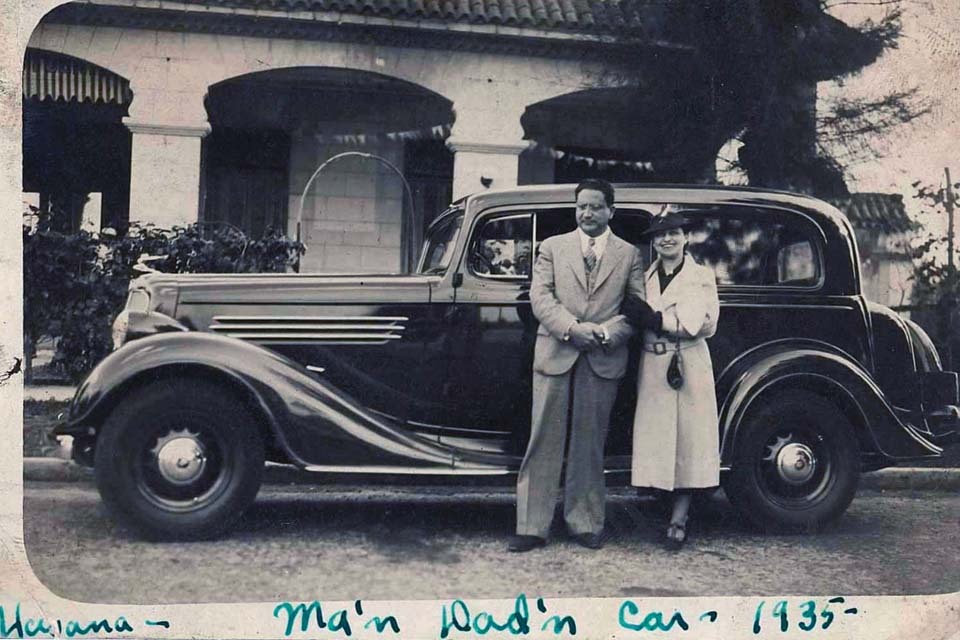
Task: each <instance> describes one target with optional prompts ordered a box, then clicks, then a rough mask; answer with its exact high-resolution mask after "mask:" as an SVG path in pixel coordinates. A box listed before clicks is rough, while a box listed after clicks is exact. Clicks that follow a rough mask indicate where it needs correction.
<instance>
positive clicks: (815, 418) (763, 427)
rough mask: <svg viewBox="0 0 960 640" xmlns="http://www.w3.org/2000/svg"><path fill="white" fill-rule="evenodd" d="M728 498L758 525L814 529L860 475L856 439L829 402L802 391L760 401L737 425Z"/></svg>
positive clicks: (840, 508)
mask: <svg viewBox="0 0 960 640" xmlns="http://www.w3.org/2000/svg"><path fill="white" fill-rule="evenodd" d="M734 450H735V456H734V461H733V468H732V470H731V472H730V477H729V478H728V479H727V481H726V483H725V485H724V488H725V490H726V492H727V495H728V496H729V498H730V501H731V502H732V503H733V504H734V506H736V507H737V509H738V510H739V511H740V512H741V513H742V514H743V516H744V517H745V518H747V519H748V520H749V521H750V522H752V523H753V524H754V525H756V526H757V527H759V528H761V529H764V530H773V531H814V530H816V529H819V528H820V527H822V526H823V525H825V524H827V523H828V522H830V521H832V520H835V519H836V518H838V517H839V516H840V515H841V514H842V513H843V512H844V511H845V510H846V508H847V507H848V506H849V505H850V502H851V501H852V500H853V496H854V494H855V493H856V490H857V483H858V481H859V478H860V462H859V451H858V446H857V440H856V437H855V436H854V433H853V427H852V425H851V424H850V422H849V420H847V418H846V417H845V416H844V415H843V414H842V413H841V412H840V411H839V409H838V408H837V407H836V406H835V405H834V404H833V403H831V402H829V401H828V400H826V399H825V398H823V397H822V396H818V395H816V394H814V393H810V392H807V391H790V392H787V393H783V394H780V395H778V396H776V397H775V398H770V399H767V400H766V401H764V402H763V404H762V405H761V406H760V407H759V408H757V409H755V410H752V411H751V412H750V413H749V414H748V415H747V417H746V420H745V422H744V423H743V424H742V425H741V427H740V430H739V433H738V436H737V441H736V444H735V449H734Z"/></svg>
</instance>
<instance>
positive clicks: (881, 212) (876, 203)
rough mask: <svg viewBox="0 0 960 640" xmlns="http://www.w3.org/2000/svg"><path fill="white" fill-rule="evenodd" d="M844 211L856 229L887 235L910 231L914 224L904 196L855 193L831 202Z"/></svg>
mask: <svg viewBox="0 0 960 640" xmlns="http://www.w3.org/2000/svg"><path fill="white" fill-rule="evenodd" d="M830 203H831V204H832V205H833V206H835V207H837V208H838V209H840V210H841V211H843V213H844V214H846V216H847V218H849V219H850V222H851V224H853V226H854V227H856V228H860V229H878V230H880V231H883V232H885V233H897V232H900V231H909V230H911V229H912V228H913V227H914V223H913V221H912V220H910V216H908V215H907V210H906V209H905V208H904V206H903V196H901V195H899V194H893V193H853V194H850V196H849V197H847V198H837V199H833V200H830Z"/></svg>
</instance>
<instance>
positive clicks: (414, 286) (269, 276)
mask: <svg viewBox="0 0 960 640" xmlns="http://www.w3.org/2000/svg"><path fill="white" fill-rule="evenodd" d="M439 282H440V277H439V276H425V275H407V274H353V273H349V274H346V273H344V274H339V273H338V274H294V273H264V274H260V273H258V274H167V273H154V274H149V275H146V276H142V277H141V278H138V279H137V280H136V281H135V282H134V283H132V285H131V287H132V288H140V287H142V288H145V289H147V290H149V291H151V292H152V293H153V294H154V295H155V296H156V297H157V298H163V299H170V298H171V297H173V298H175V299H176V303H175V305H176V307H177V308H178V310H181V309H183V307H184V306H191V305H204V306H206V305H221V304H228V305H274V304H279V305H286V304H306V305H310V304H322V303H338V304H344V303H351V302H356V303H363V304H369V303H371V302H375V303H390V302H396V303H421V302H429V301H430V292H431V289H432V287H433V286H435V285H436V284H437V283H439ZM178 315H179V314H178Z"/></svg>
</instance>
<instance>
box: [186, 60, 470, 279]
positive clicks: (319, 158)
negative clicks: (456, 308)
mask: <svg viewBox="0 0 960 640" xmlns="http://www.w3.org/2000/svg"><path fill="white" fill-rule="evenodd" d="M206 108H207V113H208V116H209V121H210V124H211V126H212V130H211V133H210V135H209V136H208V137H207V138H206V139H205V140H204V144H203V179H202V187H201V197H202V204H201V211H202V214H201V215H202V219H203V220H206V221H223V222H229V223H231V224H234V225H236V226H238V227H240V228H242V229H243V230H244V231H246V232H248V233H251V234H253V235H254V236H258V235H260V234H262V233H264V232H266V231H267V230H269V229H280V230H283V231H285V232H286V233H287V235H289V236H291V237H299V238H300V239H301V241H303V242H304V243H305V244H306V245H307V254H306V255H305V256H304V258H303V261H302V263H301V270H302V271H357V270H360V269H362V270H363V271H368V272H369V271H374V272H396V271H401V270H403V269H404V268H405V267H406V266H408V265H409V264H410V260H411V257H412V256H413V254H414V253H416V251H418V250H419V245H420V242H421V239H422V233H423V228H424V226H425V225H426V224H428V223H429V222H430V221H431V220H432V218H433V217H434V216H435V215H436V214H437V213H439V212H440V211H441V210H442V209H443V207H445V206H446V204H447V203H449V200H450V195H451V190H452V179H453V156H452V154H451V153H450V151H449V150H448V149H447V148H446V145H445V144H444V140H445V138H446V137H447V136H448V135H449V132H450V126H451V124H452V123H453V119H454V115H453V110H452V105H451V102H450V101H449V100H447V99H445V98H443V97H442V96H439V95H437V94H435V93H433V92H431V91H429V90H427V89H424V88H423V87H420V86H417V85H414V84H412V83H409V82H406V81H402V80H398V79H396V78H392V77H388V76H383V75H379V74H374V73H369V72H363V71H354V70H349V69H338V68H326V67H294V68H287V69H277V70H271V71H263V72H257V73H253V74H249V75H244V76H240V77H237V78H232V79H230V80H226V81H224V82H221V83H218V84H216V85H214V86H212V87H210V90H209V93H208V95H207V99H206ZM344 151H362V152H364V153H369V154H373V155H376V156H379V157H382V158H384V159H386V160H387V161H389V162H390V163H391V164H393V165H395V166H397V167H399V168H400V170H401V171H402V172H403V174H404V177H405V178H406V180H407V181H408V183H409V184H410V186H411V188H412V191H413V199H414V203H415V206H414V207H413V208H414V211H413V212H409V211H406V210H405V208H408V207H409V205H408V204H407V203H408V201H409V199H408V198H407V197H405V194H404V186H403V180H401V179H400V178H399V177H398V176H397V175H396V174H395V173H393V172H392V171H390V170H389V168H388V167H386V166H384V165H382V163H378V162H376V161H371V160H369V159H366V160H365V159H363V158H356V157H351V158H347V159H344V160H342V161H338V162H336V163H332V164H331V165H330V166H329V167H328V168H327V169H325V170H324V172H323V174H322V175H321V176H320V177H319V178H318V179H317V180H316V181H315V182H314V184H313V185H312V186H311V188H310V192H309V193H307V194H305V198H304V206H303V217H302V219H300V220H298V219H296V217H297V212H298V210H299V207H300V199H301V196H303V195H304V194H303V188H304V186H305V185H306V183H307V180H308V179H309V177H310V175H311V174H312V173H313V172H314V171H315V170H316V169H317V167H318V166H319V165H320V164H322V163H323V162H324V161H325V160H328V159H329V158H331V157H333V156H335V155H337V154H339V153H342V152H344ZM405 221H408V222H405Z"/></svg>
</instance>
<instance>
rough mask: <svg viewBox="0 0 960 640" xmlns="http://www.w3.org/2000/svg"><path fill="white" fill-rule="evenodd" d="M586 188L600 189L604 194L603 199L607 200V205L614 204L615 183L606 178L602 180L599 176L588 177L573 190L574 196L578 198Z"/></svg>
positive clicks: (591, 189)
mask: <svg viewBox="0 0 960 640" xmlns="http://www.w3.org/2000/svg"><path fill="white" fill-rule="evenodd" d="M584 189H587V190H590V191H599V192H600V193H602V194H603V199H604V200H606V201H607V206H608V207H612V206H613V185H612V184H610V183H609V182H607V181H606V180H601V179H599V178H587V179H586V180H581V181H580V184H578V185H577V190H576V191H574V192H573V197H574V198H576V197H577V196H579V195H580V192H581V191H583V190H584Z"/></svg>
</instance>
